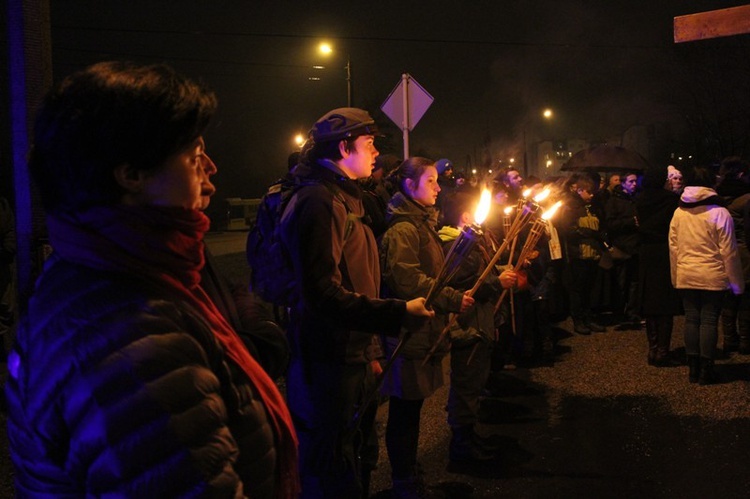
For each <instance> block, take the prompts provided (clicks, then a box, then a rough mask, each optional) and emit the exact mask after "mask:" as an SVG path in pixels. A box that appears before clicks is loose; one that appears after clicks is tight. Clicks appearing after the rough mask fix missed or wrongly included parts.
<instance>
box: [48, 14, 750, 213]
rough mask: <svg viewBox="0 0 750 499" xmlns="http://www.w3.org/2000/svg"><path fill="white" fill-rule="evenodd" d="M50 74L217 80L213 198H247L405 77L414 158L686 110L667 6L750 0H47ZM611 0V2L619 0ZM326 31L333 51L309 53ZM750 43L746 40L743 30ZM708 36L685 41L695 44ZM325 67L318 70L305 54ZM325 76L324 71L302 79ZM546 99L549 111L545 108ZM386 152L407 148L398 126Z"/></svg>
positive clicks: (211, 137) (591, 132)
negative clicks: (152, 73) (114, 62)
mask: <svg viewBox="0 0 750 499" xmlns="http://www.w3.org/2000/svg"><path fill="white" fill-rule="evenodd" d="M50 3H51V8H52V18H51V21H52V44H53V52H52V54H53V68H54V78H55V80H58V79H60V78H62V77H64V76H65V75H66V74H68V73H70V72H72V71H74V70H76V69H80V68H82V67H84V66H85V65H88V64H90V63H93V62H97V61H101V60H108V59H127V60H135V61H139V62H146V63H150V62H167V63H169V64H171V65H173V66H174V67H176V68H177V69H178V70H179V71H181V72H183V73H185V74H186V75H188V76H190V77H193V78H197V79H202V80H204V81H206V82H207V83H208V84H209V86H210V87H212V88H213V89H214V90H215V91H216V93H217V95H218V97H219V102H220V109H219V112H218V114H217V117H216V120H215V121H214V123H213V125H212V127H211V129H210V130H209V132H208V133H207V134H206V142H207V145H208V150H209V153H210V154H212V156H213V158H214V159H215V161H216V163H217V164H218V167H219V174H218V175H217V176H216V178H215V180H216V184H217V187H218V189H219V193H218V195H217V197H218V198H224V197H257V196H259V195H260V194H261V193H262V192H263V191H264V190H265V187H266V185H267V184H268V183H270V182H271V181H273V180H274V179H275V178H277V177H278V176H280V175H281V174H282V173H283V172H284V171H285V169H286V158H287V156H288V155H289V153H291V152H292V151H293V150H294V148H295V146H294V144H293V142H292V138H293V136H294V134H296V133H299V132H306V131H307V130H308V129H309V128H310V126H311V124H312V123H313V122H314V121H315V120H316V119H317V118H318V117H319V116H321V115H322V114H324V113H325V112H326V111H328V110H329V109H332V108H334V107H340V106H343V105H345V104H346V81H345V74H346V72H345V70H344V66H345V65H346V60H347V56H348V58H349V60H350V61H351V68H352V86H353V104H354V105H355V106H358V107H364V108H366V109H368V110H370V111H371V112H373V114H375V116H376V118H377V119H378V120H379V122H381V123H382V124H383V125H385V124H386V123H388V122H389V120H388V118H386V117H385V116H383V115H382V114H380V113H378V111H379V107H380V105H381V104H382V102H383V101H384V100H385V98H386V97H387V96H388V94H389V93H390V92H391V90H392V89H393V88H394V87H395V86H396V84H397V83H398V82H399V79H400V77H401V74H402V73H404V72H407V73H409V74H411V75H412V76H413V77H414V78H415V79H416V80H417V81H418V82H419V83H420V84H421V85H422V86H423V87H424V88H425V89H426V90H427V91H428V92H430V94H432V96H433V97H434V99H435V101H434V103H433V104H432V107H431V108H430V109H429V110H428V111H427V113H426V114H425V116H424V117H423V118H422V120H421V121H420V122H419V124H418V125H417V126H416V128H415V129H414V131H413V132H412V133H411V136H410V137H411V138H410V142H411V152H412V154H420V155H426V156H429V157H433V158H434V159H437V158H439V157H448V158H451V159H453V161H454V162H455V163H456V164H457V165H459V167H460V166H463V165H467V164H469V162H471V163H472V164H478V163H479V162H480V161H481V160H482V155H483V151H487V150H490V151H491V154H492V155H493V156H495V157H499V156H502V155H505V154H507V155H512V154H513V153H514V152H515V153H516V154H518V150H519V143H520V136H521V130H522V129H523V128H526V130H527V133H529V134H530V135H532V136H537V137H581V138H589V139H598V138H606V137H609V136H614V135H618V134H621V133H622V132H623V131H625V130H626V129H627V128H628V127H630V126H632V125H637V124H646V123H650V122H653V121H664V120H666V121H668V120H673V119H675V117H676V116H679V114H680V110H679V108H680V105H682V104H681V100H680V99H682V97H681V96H680V94H679V89H680V87H681V80H682V79H684V78H685V76H684V72H683V73H681V71H682V69H681V68H680V67H679V62H677V61H679V60H680V51H681V52H682V53H683V54H684V52H685V51H686V50H687V51H689V50H693V49H692V48H689V47H688V48H686V47H685V46H686V45H690V44H681V46H680V47H675V45H674V43H673V41H672V36H673V17H674V16H677V15H684V14H692V13H696V12H702V11H706V10H713V9H718V8H726V7H733V6H737V5H742V4H745V3H747V2H727V1H724V2H721V1H690V2H685V1H684V0H631V1H628V2H609V1H601V0H599V1H594V0H579V1H569V0H553V1H534V0H502V1H501V0H485V1H475V0H463V1H444V0H435V1H429V2H427V1H425V2H417V1H408V0H398V1H391V0H384V1H377V2H358V1H348V2H341V1H335V2H334V1H316V2H311V1H295V2H291V1H285V0H272V1H265V0H263V1H258V0H253V1H224V0H211V1H199V0H172V1H164V0H149V1H132V0H131V1H127V2H124V1H121V0H98V1H82V0H54V1H52V2H50ZM618 4H620V5H618ZM323 39H325V40H328V41H330V42H331V43H332V44H333V45H334V47H335V50H336V52H335V54H334V55H333V56H332V58H330V59H328V60H325V59H324V58H323V56H321V55H319V54H317V45H318V43H319V42H320V41H322V40H323ZM740 39H741V40H743V41H744V37H743V38H740ZM701 43H705V42H693V45H694V46H696V47H698V46H699V44H701ZM315 64H323V65H325V66H326V69H324V70H318V71H316V70H314V69H312V66H313V65H315ZM310 77H319V78H320V80H319V81H310V80H309V78H310ZM545 107H550V108H552V109H553V110H554V112H555V117H554V119H553V120H552V121H550V122H544V121H543V120H541V119H539V113H540V112H541V110H542V109H543V108H545ZM388 132H389V133H390V134H391V137H390V138H386V139H382V142H381V143H380V149H381V150H385V151H386V152H388V151H389V150H390V151H391V152H396V153H398V154H400V153H401V139H400V131H399V130H398V129H396V128H395V127H391V128H389V129H388Z"/></svg>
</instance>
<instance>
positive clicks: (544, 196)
mask: <svg viewBox="0 0 750 499" xmlns="http://www.w3.org/2000/svg"><path fill="white" fill-rule="evenodd" d="M549 193H550V190H549V189H544V190H543V191H542V192H540V193H539V194H537V195H536V196H534V202H536V203H541V202H542V201H544V200H545V199H547V196H549Z"/></svg>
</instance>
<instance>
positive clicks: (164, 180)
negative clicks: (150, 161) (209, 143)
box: [138, 137, 217, 210]
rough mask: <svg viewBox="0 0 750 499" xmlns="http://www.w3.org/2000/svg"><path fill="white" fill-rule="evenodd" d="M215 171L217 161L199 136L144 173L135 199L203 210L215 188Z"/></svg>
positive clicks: (161, 204)
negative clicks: (208, 152)
mask: <svg viewBox="0 0 750 499" xmlns="http://www.w3.org/2000/svg"><path fill="white" fill-rule="evenodd" d="M216 171H217V168H216V164H214V162H213V161H212V160H211V158H210V157H209V156H208V155H207V154H206V150H205V143H204V142H203V137H198V138H197V139H196V140H195V141H194V142H193V143H192V144H191V145H190V146H189V147H187V148H186V149H184V150H183V151H181V152H179V153H177V154H174V155H172V156H171V157H170V158H169V159H167V161H165V162H164V164H163V165H161V166H160V167H159V168H158V169H156V170H155V171H154V172H151V173H149V174H147V175H146V177H145V179H144V181H143V189H142V192H141V193H140V194H139V195H138V202H139V203H142V204H147V205H155V206H172V207H180V208H186V209H191V210H204V209H206V208H207V207H208V204H209V202H210V199H211V196H213V194H214V193H215V192H216V187H214V185H213V184H212V183H211V180H210V177H211V175H213V174H215V173H216Z"/></svg>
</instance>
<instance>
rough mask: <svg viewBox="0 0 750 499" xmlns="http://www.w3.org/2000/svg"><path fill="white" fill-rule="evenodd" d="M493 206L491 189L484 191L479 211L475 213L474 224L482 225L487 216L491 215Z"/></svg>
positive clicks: (480, 199) (478, 207)
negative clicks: (491, 206)
mask: <svg viewBox="0 0 750 499" xmlns="http://www.w3.org/2000/svg"><path fill="white" fill-rule="evenodd" d="M491 204H492V193H491V192H490V191H489V189H484V190H483V191H482V196H481V197H480V198H479V206H477V211H475V212H474V223H476V224H477V225H482V222H484V221H485V220H486V219H487V215H489V214H490V205H491Z"/></svg>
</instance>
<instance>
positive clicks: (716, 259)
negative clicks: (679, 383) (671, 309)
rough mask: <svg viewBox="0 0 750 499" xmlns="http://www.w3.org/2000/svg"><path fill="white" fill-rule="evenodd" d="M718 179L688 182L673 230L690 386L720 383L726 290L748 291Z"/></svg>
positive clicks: (698, 172) (696, 177) (704, 176)
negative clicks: (716, 368) (717, 366)
mask: <svg viewBox="0 0 750 499" xmlns="http://www.w3.org/2000/svg"><path fill="white" fill-rule="evenodd" d="M715 184H716V174H715V173H713V172H712V171H710V170H709V169H707V168H696V169H695V171H694V172H693V174H692V175H690V179H689V180H688V181H687V182H686V185H687V186H686V187H685V190H684V191H683V193H682V196H681V197H680V206H679V208H677V210H675V213H674V216H673V217H672V222H671V224H670V226H669V260H670V267H671V272H672V285H673V286H674V287H675V288H676V289H678V290H680V293H681V295H682V302H683V306H684V308H685V333H684V334H685V352H686V354H687V360H688V366H689V369H690V374H689V381H690V382H691V383H696V382H697V383H699V384H701V385H706V384H711V383H714V382H715V381H716V375H715V372H714V358H715V357H716V345H717V342H718V336H719V333H718V318H719V314H720V312H721V305H722V297H723V295H724V292H725V291H726V290H727V289H730V290H731V291H732V293H734V294H735V295H740V294H742V292H743V291H744V289H745V280H744V278H743V276H742V266H741V263H740V257H739V253H738V251H737V240H736V239H735V236H734V222H733V221H732V217H731V216H730V214H729V211H727V209H726V208H724V207H723V205H722V203H723V202H722V199H721V198H720V197H719V196H718V195H717V194H716V191H715V190H714V189H713V187H714V186H715Z"/></svg>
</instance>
